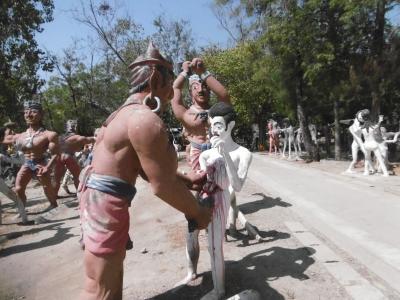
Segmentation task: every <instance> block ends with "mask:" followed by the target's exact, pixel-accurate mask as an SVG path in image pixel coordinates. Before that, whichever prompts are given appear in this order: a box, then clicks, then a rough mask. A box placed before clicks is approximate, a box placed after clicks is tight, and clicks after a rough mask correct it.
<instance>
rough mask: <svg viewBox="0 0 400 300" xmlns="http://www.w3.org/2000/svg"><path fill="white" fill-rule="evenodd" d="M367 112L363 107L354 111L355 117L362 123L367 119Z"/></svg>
mask: <svg viewBox="0 0 400 300" xmlns="http://www.w3.org/2000/svg"><path fill="white" fill-rule="evenodd" d="M369 114H370V113H369V110H368V109H363V110H360V111H358V112H357V113H356V118H357V120H358V121H359V122H360V123H364V122H365V121H367V120H368V119H369Z"/></svg>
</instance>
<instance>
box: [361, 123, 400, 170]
mask: <svg viewBox="0 0 400 300" xmlns="http://www.w3.org/2000/svg"><path fill="white" fill-rule="evenodd" d="M382 121H383V116H382V115H380V116H379V121H378V123H377V124H375V125H372V126H370V127H369V129H368V130H367V128H363V129H362V131H361V132H362V135H363V136H364V140H365V142H364V149H365V162H366V163H365V169H364V175H369V174H370V172H369V169H368V166H367V162H368V165H371V166H372V160H371V153H372V152H373V153H374V155H375V157H376V159H377V161H378V164H379V165H378V169H379V170H381V171H382V174H383V176H385V177H387V176H389V172H388V170H387V155H388V147H387V144H388V143H395V142H397V138H398V136H399V133H396V135H395V137H394V138H393V140H385V139H384V138H383V136H382V133H381V131H380V125H381V122H382Z"/></svg>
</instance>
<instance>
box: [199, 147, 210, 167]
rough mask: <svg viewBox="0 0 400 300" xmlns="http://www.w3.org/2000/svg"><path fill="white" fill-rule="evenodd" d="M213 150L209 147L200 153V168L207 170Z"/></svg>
mask: <svg viewBox="0 0 400 300" xmlns="http://www.w3.org/2000/svg"><path fill="white" fill-rule="evenodd" d="M211 151H212V149H209V150H206V151H203V152H202V153H201V154H200V157H199V164H200V170H202V171H205V170H206V167H207V160H208V159H209V157H210V155H211Z"/></svg>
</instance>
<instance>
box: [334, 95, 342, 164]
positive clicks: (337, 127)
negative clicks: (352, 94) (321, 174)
mask: <svg viewBox="0 0 400 300" xmlns="http://www.w3.org/2000/svg"><path fill="white" fill-rule="evenodd" d="M333 117H334V123H335V160H340V158H341V153H342V145H341V141H340V123H339V101H338V100H336V99H335V100H333Z"/></svg>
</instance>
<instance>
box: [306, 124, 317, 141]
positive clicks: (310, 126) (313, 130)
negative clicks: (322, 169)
mask: <svg viewBox="0 0 400 300" xmlns="http://www.w3.org/2000/svg"><path fill="white" fill-rule="evenodd" d="M308 129H309V130H310V135H311V141H312V142H313V143H314V144H315V145H316V144H317V142H318V141H317V126H315V124H308Z"/></svg>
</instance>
